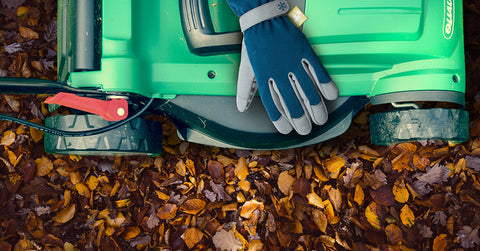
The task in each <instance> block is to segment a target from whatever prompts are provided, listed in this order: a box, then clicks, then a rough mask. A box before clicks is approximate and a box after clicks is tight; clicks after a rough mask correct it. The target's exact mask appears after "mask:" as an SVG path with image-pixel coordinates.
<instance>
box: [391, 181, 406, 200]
mask: <svg viewBox="0 0 480 251" xmlns="http://www.w3.org/2000/svg"><path fill="white" fill-rule="evenodd" d="M393 195H394V196H395V200H396V201H398V202H400V203H406V202H407V201H408V198H409V197H410V194H409V193H408V189H407V187H406V186H405V182H404V181H403V179H401V180H399V181H396V182H395V185H394V186H393Z"/></svg>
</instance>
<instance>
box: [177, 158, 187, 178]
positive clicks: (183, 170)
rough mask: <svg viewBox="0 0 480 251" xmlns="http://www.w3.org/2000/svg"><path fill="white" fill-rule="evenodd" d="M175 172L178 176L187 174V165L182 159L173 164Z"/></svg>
mask: <svg viewBox="0 0 480 251" xmlns="http://www.w3.org/2000/svg"><path fill="white" fill-rule="evenodd" d="M175 172H176V173H177V174H178V175H180V176H185V175H186V174H187V166H186V165H185V162H183V160H179V161H178V162H177V164H176V165H175Z"/></svg>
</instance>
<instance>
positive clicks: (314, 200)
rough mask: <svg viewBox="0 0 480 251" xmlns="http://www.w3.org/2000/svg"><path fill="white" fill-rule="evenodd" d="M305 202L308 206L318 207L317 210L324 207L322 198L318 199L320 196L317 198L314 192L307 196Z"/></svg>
mask: <svg viewBox="0 0 480 251" xmlns="http://www.w3.org/2000/svg"><path fill="white" fill-rule="evenodd" d="M307 200H308V203H309V204H311V205H314V206H316V207H319V208H324V207H325V205H324V204H323V200H322V198H320V196H318V195H317V194H316V193H315V192H311V193H309V194H307Z"/></svg>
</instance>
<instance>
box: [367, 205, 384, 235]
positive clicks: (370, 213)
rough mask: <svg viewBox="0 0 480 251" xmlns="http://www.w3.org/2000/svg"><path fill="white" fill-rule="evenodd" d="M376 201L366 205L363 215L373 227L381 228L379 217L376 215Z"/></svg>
mask: <svg viewBox="0 0 480 251" xmlns="http://www.w3.org/2000/svg"><path fill="white" fill-rule="evenodd" d="M377 207H378V206H377V203H375V202H372V203H370V205H368V207H367V208H366V209H365V217H366V218H367V221H368V222H369V223H370V225H372V227H373V228H375V229H381V228H382V222H381V217H380V216H379V215H378V212H377V211H378V208H377Z"/></svg>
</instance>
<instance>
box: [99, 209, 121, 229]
mask: <svg viewBox="0 0 480 251" xmlns="http://www.w3.org/2000/svg"><path fill="white" fill-rule="evenodd" d="M98 218H99V219H104V220H105V222H106V223H107V225H108V226H109V227H120V226H121V225H122V224H123V223H124V222H125V220H126V219H125V216H123V214H122V213H121V212H119V213H118V215H117V217H116V218H115V219H112V218H111V217H110V212H109V211H108V209H106V208H105V209H104V210H102V211H100V212H99V213H98Z"/></svg>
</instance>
